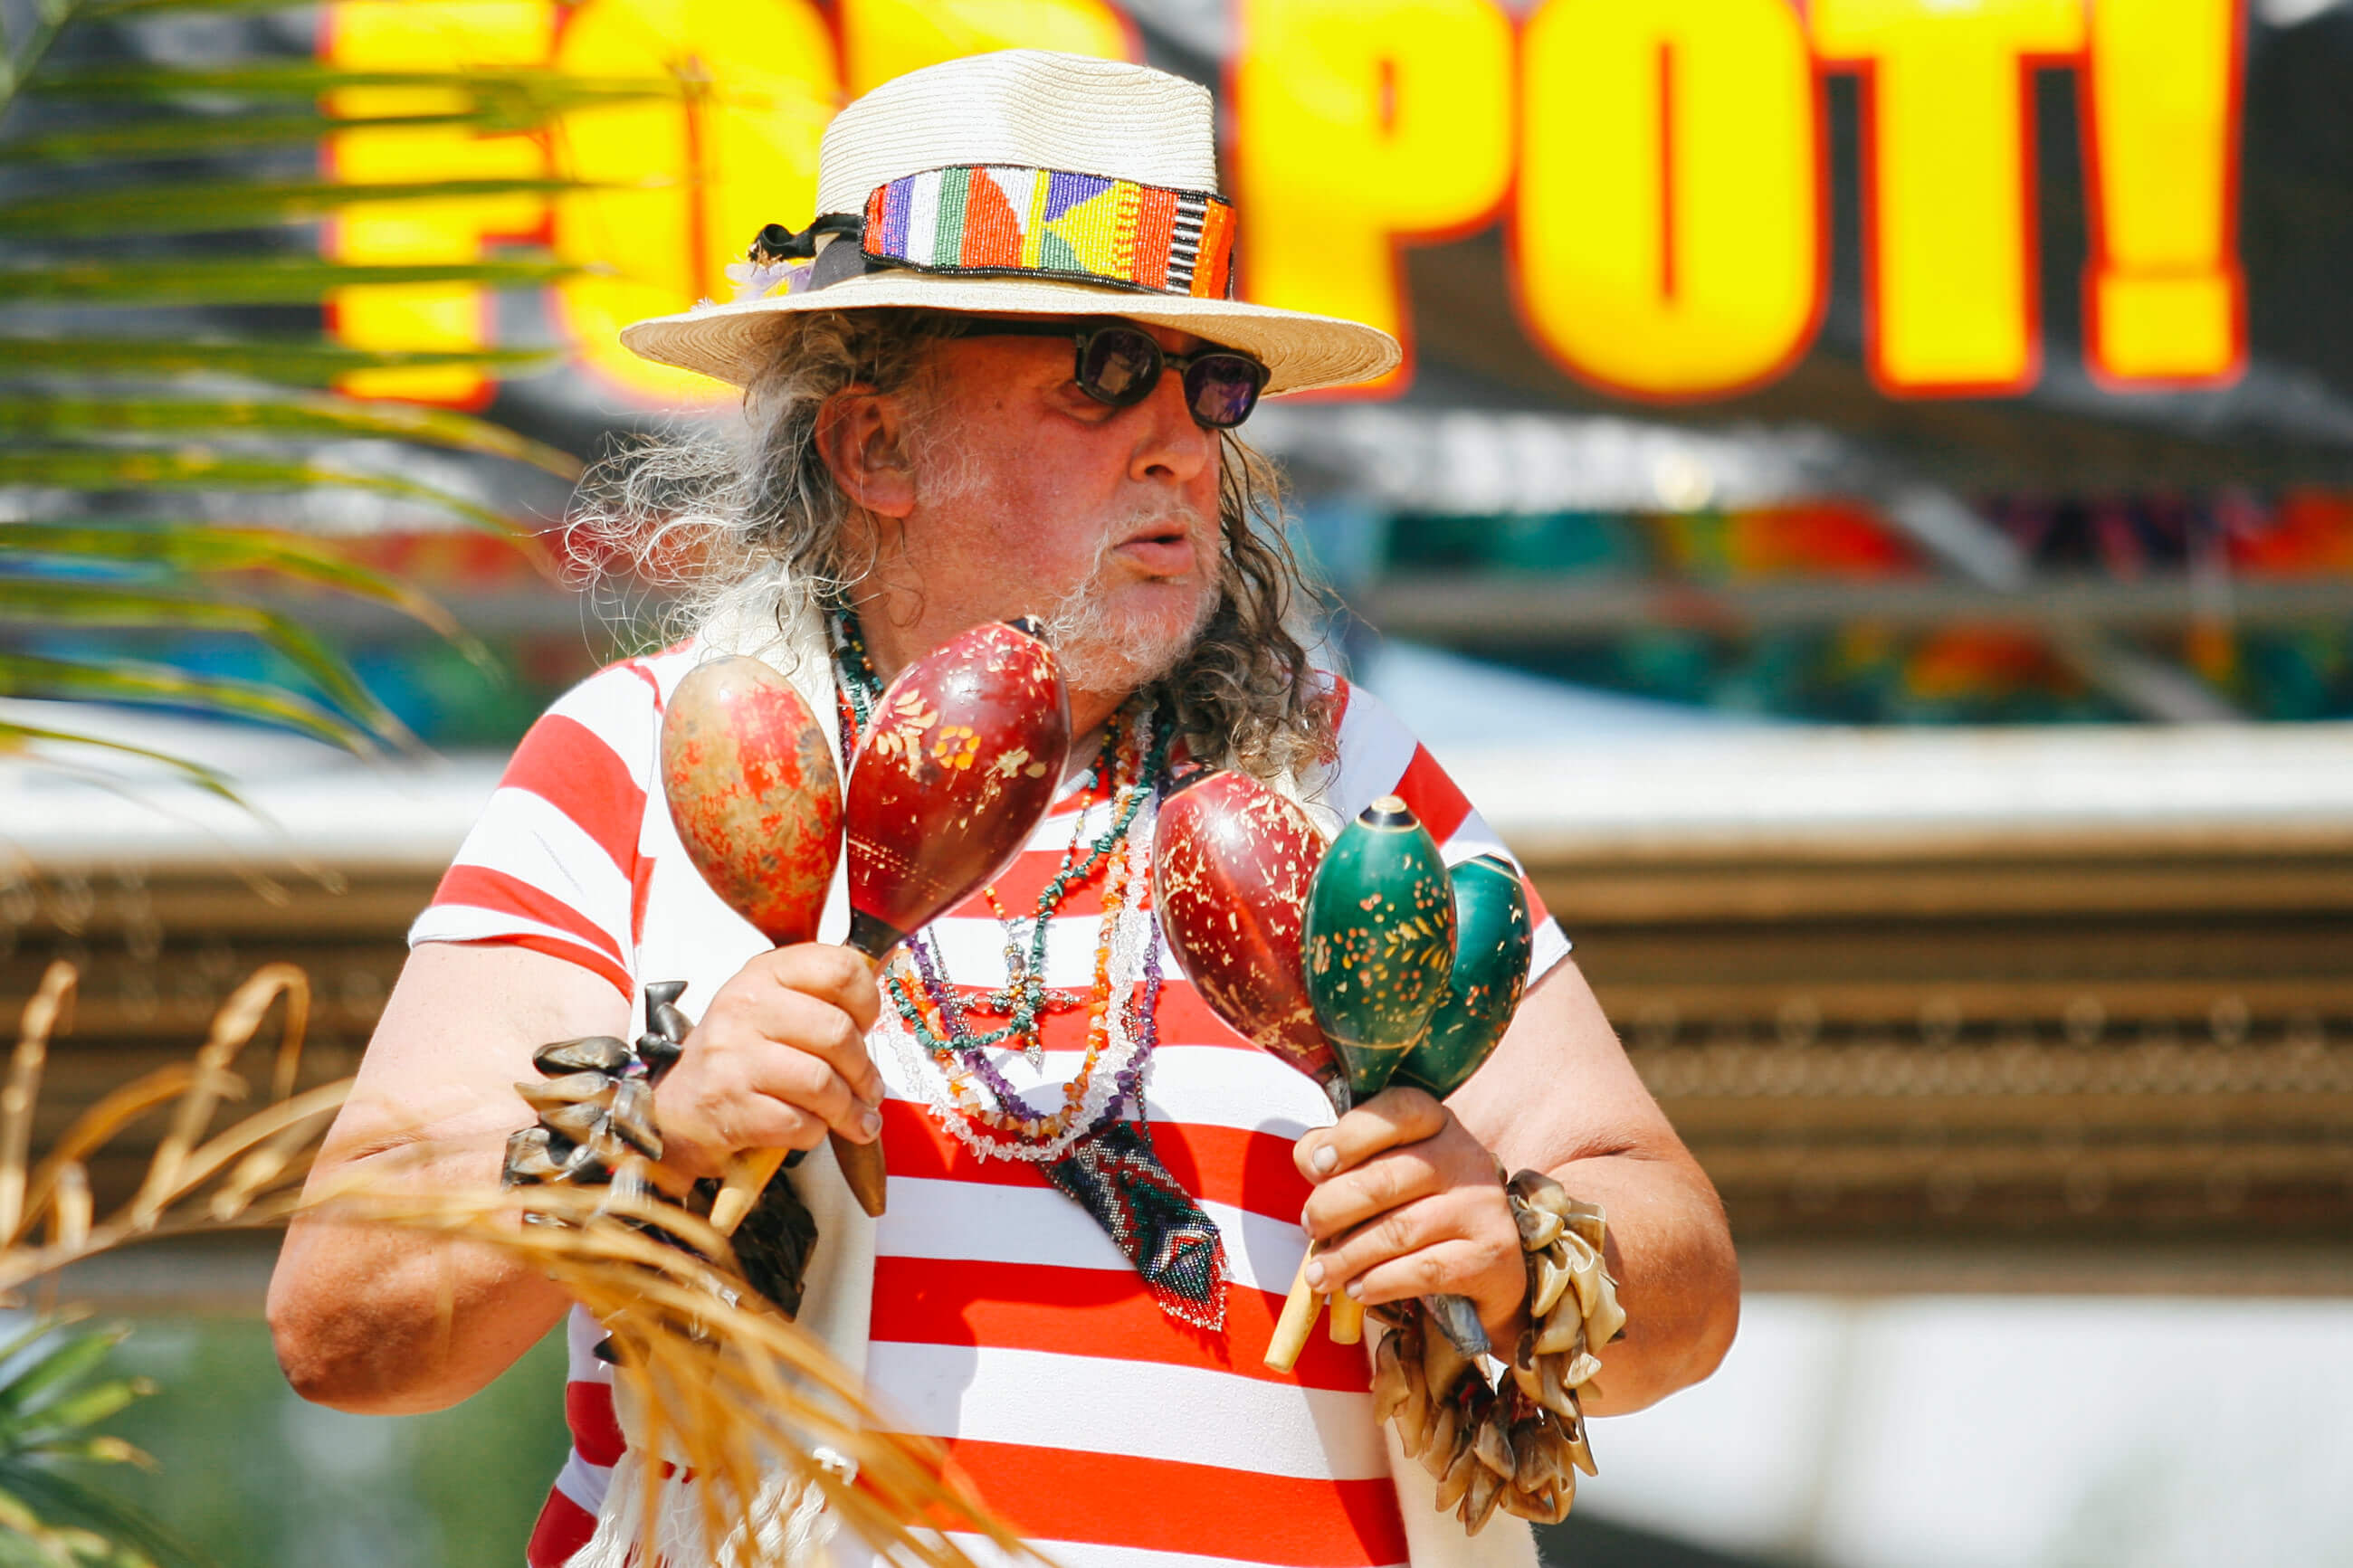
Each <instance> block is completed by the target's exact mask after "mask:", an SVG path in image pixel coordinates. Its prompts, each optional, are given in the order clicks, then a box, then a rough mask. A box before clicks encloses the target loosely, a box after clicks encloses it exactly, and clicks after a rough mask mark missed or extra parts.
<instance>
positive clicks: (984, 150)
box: [621, 49, 1402, 394]
mask: <svg viewBox="0 0 2353 1568" xmlns="http://www.w3.org/2000/svg"><path fill="white" fill-rule="evenodd" d="M1215 121H1216V114H1215V107H1214V105H1213V103H1212V101H1211V100H1210V97H1209V94H1208V89H1205V88H1203V87H1201V86H1199V85H1198V84H1197V83H1194V82H1190V81H1187V80H1185V79H1183V78H1181V77H1176V76H1171V75H1169V74H1168V73H1166V72H1165V71H1157V70H1153V69H1151V68H1148V67H1145V66H1138V65H1130V64H1127V63H1125V62H1124V61H1120V60H1104V59H1095V58H1088V57H1085V56H1079V55H1060V54H1050V53H1046V52H1044V51H1040V50H1036V49H1008V50H1005V51H1002V52H1000V53H997V54H989V55H975V56H970V57H967V58H963V59H955V60H949V61H946V62H944V64H941V65H936V66H931V67H928V68H925V69H923V70H919V71H913V72H910V73H909V74H907V75H905V76H902V77H900V78H898V79H896V80H893V81H888V82H885V83H883V84H882V85H881V87H878V88H876V89H874V90H873V91H871V92H870V93H868V94H866V96H865V97H863V98H861V99H860V100H857V101H856V102H854V103H852V104H850V105H849V107H848V108H846V109H844V110H842V111H841V112H840V113H839V115H837V116H835V117H834V120H833V122H832V124H830V125H829V126H828V127H827V128H826V132H825V136H824V139H823V142H822V143H821V144H820V146H819V148H818V193H817V206H816V210H817V216H816V217H815V218H814V220H813V221H812V222H811V223H810V224H809V226H807V228H805V229H801V230H799V231H798V232H795V231H794V230H792V229H790V228H787V227H785V226H782V225H771V226H769V227H768V228H766V229H764V230H763V231H762V233H761V235H760V236H759V237H758V238H757V239H756V240H755V241H754V244H753V248H752V253H751V258H750V260H749V262H748V263H747V264H744V265H741V266H738V267H736V268H731V272H732V273H733V275H734V276H735V278H736V280H737V284H738V296H737V298H736V299H734V300H732V301H729V302H727V303H724V304H710V303H705V304H702V305H699V306H697V307H696V308H695V309H693V310H688V311H684V312H682V313H681V314H678V315H672V316H659V317H656V318H654V319H652V320H650V321H638V322H637V323H635V324H633V325H631V326H629V327H627V328H624V329H623V330H622V332H621V342H622V343H623V344H624V345H625V346H626V347H628V349H629V350H630V351H631V352H633V353H638V354H639V355H641V356H643V357H644V358H647V359H649V360H654V361H656V362H658V363H663V364H670V365H676V366H679V367H680V368H681V369H685V370H691V371H696V372H699V373H701V374H704V375H710V376H714V377H716V378H718V379H719V380H722V381H726V382H731V383H733V384H736V385H738V386H744V385H748V384H751V383H752V382H753V381H754V380H755V379H756V378H757V377H758V376H759V375H760V374H762V373H763V372H764V371H765V370H766V369H767V368H768V366H769V365H770V363H772V361H773V360H774V357H775V347H774V342H775V336H776V326H777V322H776V320H775V318H776V317H778V316H781V315H786V314H791V313H796V312H799V311H804V310H884V309H913V310H950V311H966V312H971V313H974V314H981V315H990V316H1067V317H1103V316H1116V317H1119V318H1121V319H1123V320H1126V321H1136V322H1140V323H1143V324H1145V325H1146V326H1159V327H1168V328H1173V329H1175V330H1176V331H1182V332H1187V333H1190V334H1192V335H1193V336H1195V337H1198V338H1200V339H1203V340H1205V341H1207V342H1213V343H1217V344H1219V345H1221V346H1223V347H1226V348H1231V349H1238V350H1240V351H1241V352H1242V353H1247V354H1250V356H1252V357H1253V358H1255V359H1257V360H1259V361H1260V362H1261V363H1263V364H1265V366H1266V367H1267V370H1268V380H1267V385H1266V391H1267V392H1268V393H1270V394H1279V393H1285V392H1304V391H1312V390H1315V389H1318V388H1323V387H1334V386H1345V385H1349V384H1355V383H1358V382H1365V381H1370V380H1373V379H1375V378H1376V377H1378V376H1381V375H1384V374H1388V372H1389V371H1391V370H1393V369H1395V368H1396V367H1397V365H1398V361H1399V359H1400V358H1401V357H1402V356H1401V352H1400V351H1399V349H1398V343H1397V341H1396V340H1395V339H1394V338H1392V337H1390V336H1389V335H1388V333H1387V332H1384V331H1380V330H1378V329H1377V328H1374V327H1368V326H1366V325H1364V324H1363V323H1362V322H1358V321H1342V320H1340V319H1338V318H1336V317H1332V316H1319V315H1314V314H1312V313H1310V312H1307V311H1303V310H1280V309H1277V308H1275V307H1273V306H1270V305H1258V304H1252V303H1250V302H1249V301H1248V300H1235V299H1230V298H1228V295H1229V292H1230V290H1231V288H1232V281H1233V256H1234V252H1235V245H1236V239H1237V235H1236V225H1235V222H1234V209H1233V208H1232V206H1231V205H1229V204H1228V203H1227V201H1226V200H1225V198H1224V197H1223V196H1222V195H1219V190H1218V157H1217V142H1216V136H1215ZM746 238H747V239H749V238H751V237H749V236H747V237H746Z"/></svg>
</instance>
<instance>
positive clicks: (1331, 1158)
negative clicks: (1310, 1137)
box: [1307, 1143, 1340, 1176]
mask: <svg viewBox="0 0 2353 1568" xmlns="http://www.w3.org/2000/svg"><path fill="white" fill-rule="evenodd" d="M1307 1163H1309V1164H1311V1165H1313V1166H1314V1167H1315V1168H1316V1169H1317V1170H1319V1171H1321V1172H1323V1173H1324V1174H1325V1175H1327V1176H1328V1175H1330V1174H1331V1173H1332V1168H1333V1167H1334V1166H1335V1165H1337V1164H1338V1163H1340V1151H1338V1150H1337V1149H1335V1148H1333V1147H1332V1145H1330V1144H1329V1143H1326V1144H1324V1145H1323V1146H1322V1147H1321V1148H1319V1149H1317V1150H1316V1151H1315V1152H1314V1153H1313V1154H1311V1155H1309V1156H1308V1159H1307Z"/></svg>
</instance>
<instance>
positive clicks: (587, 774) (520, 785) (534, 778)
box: [499, 713, 646, 877]
mask: <svg viewBox="0 0 2353 1568" xmlns="http://www.w3.org/2000/svg"><path fill="white" fill-rule="evenodd" d="M499 784H500V786H501V788H505V789H521V790H529V791H530V792H531V793H532V794H533V795H537V796H539V798H540V799H542V800H543V801H545V802H547V804H548V805H552V806H554V807H555V809H556V810H558V811H560V812H562V813H563V814H564V815H565V816H568V817H570V818H571V819H572V821H573V822H574V824H575V826H578V827H579V829H580V831H581V832H583V833H586V835H587V836H588V837H591V838H593V839H595V840H596V846H597V847H598V848H600V849H602V850H604V851H605V853H606V854H607V855H609V856H611V857H612V858H613V864H614V865H615V866H616V867H617V868H619V869H620V872H621V875H622V876H624V877H627V876H629V875H630V873H631V871H632V869H633V868H634V867H635V866H636V864H637V858H638V826H639V825H640V824H641V823H643V822H644V821H645V816H646V792H645V791H644V790H643V789H642V788H640V787H639V786H638V782H637V780H635V779H634V778H631V777H630V776H629V768H628V763H624V762H623V761H622V760H621V759H620V758H619V757H618V756H616V755H615V754H614V752H613V748H612V747H611V746H609V745H607V744H606V743H605V742H603V741H601V740H599V739H597V737H596V731H593V730H591V729H589V728H588V727H587V726H586V725H585V724H583V723H581V722H580V721H577V720H575V719H567V718H565V716H564V715H563V714H561V713H550V714H548V715H547V716H546V717H545V718H543V719H542V720H540V721H539V722H538V723H536V724H533V726H532V727H531V730H530V732H529V733H527V734H525V735H524V736H523V738H522V744H521V745H520V746H517V747H516V748H515V754H514V758H513V760H512V761H511V762H510V763H507V771H506V773H504V775H502V776H501V778H500V780H499Z"/></svg>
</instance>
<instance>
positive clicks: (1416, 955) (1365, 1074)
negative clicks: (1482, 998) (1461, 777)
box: [1306, 795, 1454, 1101]
mask: <svg viewBox="0 0 2353 1568" xmlns="http://www.w3.org/2000/svg"><path fill="white" fill-rule="evenodd" d="M1306 932H1307V993H1308V995H1309V997H1310V998H1311V999H1312V1000H1313V1001H1314V1005H1315V1017H1316V1021H1317V1022H1318V1023H1319V1024H1321V1025H1322V1026H1323V1028H1324V1034H1325V1035H1327V1036H1329V1037H1331V1041H1332V1044H1333V1047H1334V1048H1335V1049H1336V1050H1337V1051H1338V1052H1339V1054H1340V1061H1341V1065H1342V1066H1344V1067H1345V1068H1347V1070H1348V1089H1349V1091H1350V1093H1351V1094H1353V1095H1354V1096H1355V1098H1356V1100H1360V1101H1361V1100H1368V1099H1370V1098H1371V1097H1372V1096H1374V1095H1376V1094H1378V1093H1379V1092H1380V1091H1381V1090H1382V1089H1386V1088H1388V1081H1389V1078H1390V1076H1391V1075H1392V1074H1393V1073H1395V1072H1396V1070H1397V1066H1398V1062H1400V1061H1401V1060H1403V1059H1404V1058H1405V1054H1406V1052H1407V1051H1408V1050H1409V1048H1411V1047H1412V1046H1413V1044H1414V1042H1415V1041H1416V1040H1418V1039H1419V1038H1420V1037H1421V1034H1422V1031H1423V1029H1425V1028H1426V1027H1427V1026H1429V1023H1430V1014H1431V1013H1432V1012H1433V1011H1434V1010H1435V1009H1436V1008H1437V1006H1438V1005H1439V1003H1440V1001H1442V1000H1443V999H1444V998H1445V994H1446V981H1447V976H1448V975H1449V974H1450V973H1452V971H1453V968H1454V891H1453V886H1452V883H1451V880H1450V879H1449V878H1448V876H1447V872H1446V861H1445V859H1444V858H1443V857H1441V856H1440V854H1439V852H1438V845H1437V842H1436V841H1435V840H1433V839H1432V838H1431V837H1430V832H1429V830H1428V829H1427V828H1425V827H1423V826H1421V824H1420V822H1419V821H1418V820H1417V819H1416V818H1415V816H1414V815H1413V812H1412V810H1411V809H1410V808H1409V807H1408V806H1407V805H1406V803H1405V802H1404V801H1403V800H1402V799H1400V798H1398V796H1396V795H1383V796H1382V797H1381V798H1380V799H1378V800H1377V801H1375V802H1373V804H1372V805H1368V806H1366V808H1365V809H1364V811H1363V812H1362V813H1360V814H1359V815H1358V816H1357V817H1356V821H1354V822H1352V823H1350V824H1349V825H1348V826H1346V827H1345V828H1343V829H1342V830H1341V833H1340V837H1338V838H1337V839H1335V841H1334V842H1333V845H1332V847H1331V848H1330V849H1329V850H1328V851H1326V852H1325V854H1324V863H1323V865H1322V866H1321V867H1319V868H1317V870H1316V873H1315V885H1314V889H1313V890H1311V891H1310V893H1309V894H1308V899H1307V928H1306Z"/></svg>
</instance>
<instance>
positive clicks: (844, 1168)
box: [711, 1132, 890, 1236]
mask: <svg viewBox="0 0 2353 1568" xmlns="http://www.w3.org/2000/svg"><path fill="white" fill-rule="evenodd" d="M826 1138H827V1140H828V1142H831V1143H832V1145H833V1158H834V1163H836V1164H838V1165H839V1166H840V1167H841V1179H842V1180H843V1181H844V1182H846V1183H848V1184H849V1195H850V1196H852V1197H854V1198H856V1199H857V1200H858V1206H859V1207H860V1208H862V1209H864V1210H865V1211H866V1212H867V1214H868V1215H871V1216H872V1217H873V1218H876V1219H880V1218H881V1217H882V1207H883V1203H884V1201H885V1195H886V1194H885V1189H886V1187H887V1186H888V1185H889V1176H890V1173H889V1172H888V1171H887V1170H885V1169H884V1167H883V1164H882V1144H881V1141H880V1140H877V1141H876V1142H872V1143H852V1142H850V1141H849V1139H847V1138H844V1137H843V1136H842V1135H841V1134H840V1133H839V1132H828V1133H827V1134H826ZM784 1163H785V1151H784V1150H782V1149H748V1150H745V1151H744V1152H743V1153H741V1154H738V1155H736V1156H735V1163H734V1164H733V1166H732V1167H731V1168H730V1169H729V1170H728V1173H727V1180H726V1183H725V1184H723V1185H722V1186H721V1187H720V1189H719V1195H718V1196H717V1197H716V1198H714V1199H712V1203H711V1223H712V1225H713V1226H716V1227H717V1228H718V1230H719V1232H720V1234H721V1235H723V1236H733V1235H734V1234H735V1227H736V1226H739V1225H742V1224H743V1223H744V1215H747V1214H750V1213H751V1212H752V1205H754V1204H755V1203H757V1202H759V1201H760V1194H762V1193H764V1192H766V1191H767V1190H768V1184H769V1183H770V1182H773V1181H775V1180H776V1172H777V1171H778V1170H780V1169H782V1168H783V1166H784Z"/></svg>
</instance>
